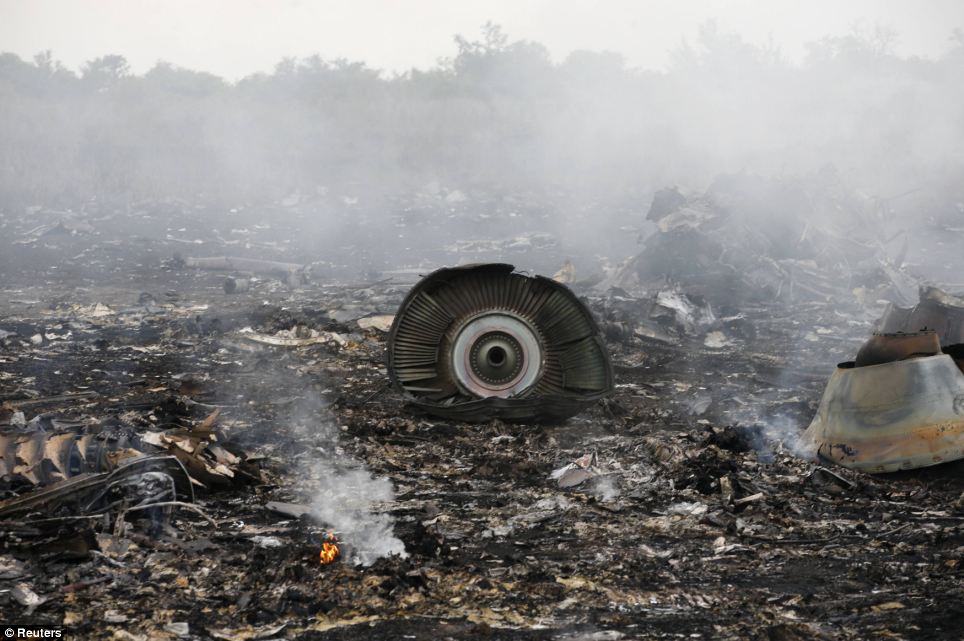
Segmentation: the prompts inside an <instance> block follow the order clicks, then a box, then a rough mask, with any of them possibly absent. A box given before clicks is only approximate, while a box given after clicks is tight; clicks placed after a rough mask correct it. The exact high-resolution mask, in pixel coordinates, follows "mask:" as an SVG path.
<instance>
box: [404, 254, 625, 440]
mask: <svg viewBox="0 0 964 641" xmlns="http://www.w3.org/2000/svg"><path fill="white" fill-rule="evenodd" d="M388 372H389V376H390V377H391V380H392V383H393V384H394V385H395V387H396V388H397V389H399V390H400V391H402V392H403V393H405V394H407V395H408V396H409V397H410V399H411V401H412V403H413V404H414V405H415V406H416V407H418V408H419V409H421V410H423V411H425V412H427V413H430V414H433V415H436V416H442V417H445V418H452V419H456V420H464V421H485V420H489V419H491V418H502V419H506V420H512V421H520V422H523V421H553V420H562V419H565V418H568V417H570V416H572V415H573V414H575V413H577V412H579V411H580V410H581V409H583V408H584V407H586V406H587V405H589V404H592V403H594V402H595V401H597V400H598V399H600V398H602V397H604V396H606V395H608V394H610V393H611V392H612V389H613V375H612V366H611V364H610V361H609V354H608V352H607V350H606V346H605V344H604V342H603V340H602V335H601V332H600V330H599V327H598V325H597V324H596V321H595V320H594V319H593V317H592V314H591V313H590V311H589V310H588V309H587V308H586V306H585V305H584V304H583V303H582V302H581V301H579V299H578V298H576V296H575V294H573V293H572V291H570V290H569V289H568V288H567V287H565V286H564V285H561V284H560V283H557V282H555V281H553V280H551V279H549V278H545V277H541V276H526V275H523V274H519V273H516V272H515V268H514V267H513V266H512V265H506V264H484V265H469V266H464V267H452V268H444V269H440V270H438V271H435V272H433V273H432V274H429V275H428V276H426V277H425V278H423V279H422V280H421V281H420V282H419V283H418V284H416V285H415V287H414V288H413V289H412V290H411V291H410V292H409V294H408V296H407V297H406V298H405V300H404V301H403V302H402V305H401V308H400V309H399V312H398V314H396V316H395V321H394V323H393V325H392V329H391V333H390V334H389V338H388Z"/></svg>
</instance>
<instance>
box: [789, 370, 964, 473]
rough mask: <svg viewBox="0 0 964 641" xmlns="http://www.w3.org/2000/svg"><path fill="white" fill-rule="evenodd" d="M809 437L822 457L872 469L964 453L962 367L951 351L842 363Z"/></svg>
mask: <svg viewBox="0 0 964 641" xmlns="http://www.w3.org/2000/svg"><path fill="white" fill-rule="evenodd" d="M804 439H805V441H807V442H809V443H810V444H812V446H813V447H814V448H815V449H816V451H817V453H818V454H819V456H820V457H822V458H824V459H827V460H830V461H833V462H834V463H837V464H839V465H842V466H844V467H848V468H852V469H856V470H861V471H864V472H871V473H877V472H895V471H898V470H908V469H916V468H921V467H927V466H930V465H936V464H938V463H945V462H948V461H954V460H957V459H960V458H964V373H962V372H961V370H960V369H959V367H958V365H957V364H956V363H955V360H954V358H953V357H952V356H951V355H950V354H937V355H934V356H924V357H917V358H908V359H905V360H897V361H893V362H889V363H881V364H876V365H868V366H866V367H856V366H855V363H853V362H851V363H843V364H841V365H839V366H838V367H837V369H836V370H835V371H834V373H833V375H832V376H831V377H830V381H829V382H828V384H827V388H826V390H825V391H824V394H823V398H822V399H821V401H820V407H819V409H818V410H817V415H816V416H815V417H814V419H813V422H812V423H811V424H810V427H809V428H808V429H807V431H806V433H805V435H804Z"/></svg>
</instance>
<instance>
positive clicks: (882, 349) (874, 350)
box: [854, 330, 941, 367]
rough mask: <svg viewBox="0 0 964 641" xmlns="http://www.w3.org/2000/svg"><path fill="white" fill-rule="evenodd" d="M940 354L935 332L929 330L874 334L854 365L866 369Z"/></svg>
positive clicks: (861, 350) (862, 348) (859, 352)
mask: <svg viewBox="0 0 964 641" xmlns="http://www.w3.org/2000/svg"><path fill="white" fill-rule="evenodd" d="M940 353H941V343H940V340H939V339H938V336H937V332H934V331H931V330H928V331H924V332H914V333H913V334H880V333H875V334H874V335H873V336H871V338H870V340H868V341H867V342H866V343H864V345H863V347H861V348H860V351H858V352H857V358H856V359H855V361H854V364H855V365H856V366H857V367H866V366H868V365H880V364H882V363H892V362H894V361H902V360H904V359H907V358H914V357H916V356H933V355H934V354H940Z"/></svg>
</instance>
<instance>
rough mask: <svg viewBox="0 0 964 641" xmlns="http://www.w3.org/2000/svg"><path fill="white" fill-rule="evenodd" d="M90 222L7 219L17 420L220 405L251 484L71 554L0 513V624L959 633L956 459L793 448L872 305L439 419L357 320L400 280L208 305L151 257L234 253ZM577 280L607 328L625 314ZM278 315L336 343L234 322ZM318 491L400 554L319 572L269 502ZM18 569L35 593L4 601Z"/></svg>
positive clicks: (558, 635) (346, 632) (119, 633)
mask: <svg viewBox="0 0 964 641" xmlns="http://www.w3.org/2000/svg"><path fill="white" fill-rule="evenodd" d="M94 226H95V227H99V229H100V231H94V232H89V233H86V234H77V233H65V234H60V235H54V236H45V237H42V238H41V239H40V240H39V241H37V242H32V243H27V244H16V245H15V244H13V243H12V241H11V239H17V238H22V237H23V234H24V233H26V232H28V231H29V226H28V225H27V224H26V223H23V222H20V221H11V220H9V219H8V220H6V221H5V229H6V230H7V231H8V232H17V233H8V234H7V238H8V240H7V241H4V243H5V244H4V246H3V249H2V252H3V253H4V254H5V256H4V258H3V259H0V263H2V265H0V267H2V268H3V270H4V275H5V277H4V282H3V284H2V289H0V304H2V308H0V309H2V314H0V329H2V330H4V332H5V334H3V336H4V338H3V340H2V343H0V391H2V396H3V400H5V401H8V402H17V401H22V400H30V401H31V402H30V404H28V405H24V406H23V411H24V414H25V417H26V419H27V420H29V419H31V418H33V417H35V416H37V415H41V414H43V415H47V416H50V417H57V418H59V419H62V420H73V421H81V422H88V423H89V424H91V425H95V424H99V425H106V424H109V425H111V426H112V429H128V430H131V431H134V432H136V431H137V430H139V429H143V428H144V426H154V427H177V426H185V425H190V424H195V423H197V422H199V421H202V420H204V419H205V418H206V417H209V416H210V415H211V413H212V411H213V410H214V409H217V408H220V409H221V412H220V414H219V416H218V417H217V430H218V435H219V438H221V439H223V440H224V441H226V442H227V441H230V442H232V443H235V444H237V446H238V447H242V448H244V449H245V450H246V451H247V452H249V453H250V454H252V456H259V457H262V458H261V459H260V467H261V470H262V473H261V477H260V479H254V478H251V479H247V480H246V482H244V483H236V484H232V485H230V486H229V487H225V488H221V489H218V490H217V491H210V492H199V493H198V499H197V505H198V506H199V507H200V508H201V509H202V510H203V511H204V512H205V513H206V514H207V515H208V516H209V517H210V518H211V519H213V521H214V524H212V523H211V522H210V521H208V520H206V519H204V518H201V517H200V516H199V515H197V514H195V513H193V512H191V511H188V510H178V511H177V512H176V513H175V515H174V519H173V520H172V522H171V524H170V527H165V528H163V529H162V531H160V532H146V531H144V530H140V529H138V528H136V527H130V528H127V529H126V530H125V531H123V532H122V533H117V532H116V531H113V532H112V531H111V530H110V529H109V528H108V529H106V530H105V528H104V527H102V526H103V524H100V523H95V524H93V525H92V526H91V527H92V528H93V531H94V535H95V540H96V544H95V545H92V546H87V547H84V548H83V549H82V550H78V549H77V546H62V547H65V548H66V549H60V548H57V547H56V546H53V545H50V544H49V542H48V543H42V542H37V541H32V540H31V537H30V535H29V532H27V533H24V532H23V531H20V532H18V531H13V530H7V531H6V532H4V533H3V547H4V549H3V550H0V558H2V559H3V560H4V566H3V568H2V569H0V607H2V612H3V619H4V620H5V621H6V622H29V623H37V624H39V623H49V624H56V625H64V626H65V628H66V629H68V630H69V631H70V632H71V634H72V635H73V636H72V638H115V639H175V638H178V636H179V635H182V636H184V638H197V639H219V638H220V639H256V638H264V639H269V638H275V639H289V638H290V639H294V638H298V639H404V638H409V639H472V638H485V639H572V640H575V639H586V640H603V639H659V638H724V639H746V638H752V639H778V640H793V639H814V638H818V639H821V638H822V639H868V638H895V639H946V638H956V637H958V636H959V634H960V622H961V621H962V617H964V606H962V605H961V603H962V599H961V597H962V596H964V595H962V589H961V587H960V585H961V581H960V578H961V561H962V557H964V536H962V522H964V508H962V507H961V504H960V502H959V497H961V492H962V490H964V483H962V481H961V480H960V478H961V477H960V476H959V474H958V470H957V469H955V468H953V467H952V466H945V467H944V468H941V469H934V470H930V471H925V472H920V473H914V474H906V475H903V476H888V477H871V476H867V475H862V474H856V473H853V472H849V471H847V470H843V469H839V468H834V469H832V470H831V469H828V468H825V467H822V466H821V465H820V464H819V463H817V462H815V461H811V460H807V459H805V458H798V457H797V456H795V455H794V446H793V443H794V442H795V437H796V435H797V434H799V432H800V431H801V430H802V429H804V428H805V427H806V425H807V423H808V422H809V419H810V417H811V416H812V414H813V413H814V411H815V409H816V405H817V402H818V400H819V397H820V394H821V392H822V389H823V385H824V383H825V381H826V377H827V376H829V374H830V372H831V371H832V369H833V366H834V364H835V363H837V362H839V361H844V360H849V359H850V358H852V356H853V354H854V352H855V351H856V348H857V347H858V346H859V345H860V343H861V342H862V341H863V340H864V339H865V338H866V336H867V335H868V334H869V332H870V328H871V325H872V321H873V319H874V318H875V317H876V315H877V314H878V313H879V311H880V310H879V309H869V310H868V309H865V308H862V307H858V306H857V304H856V303H854V304H853V305H852V306H847V305H843V306H842V305H840V304H835V305H834V304H829V303H827V304H816V303H812V304H798V305H792V304H779V305H777V304H773V305H767V306H762V305H761V306H758V307H755V308H754V307H747V308H744V309H741V310H734V312H735V313H736V314H737V315H741V318H739V319H738V322H737V321H733V323H732V327H731V331H730V333H729V334H728V339H727V341H725V344H724V345H722V346H719V347H716V348H710V347H707V346H706V342H705V341H704V340H703V339H702V337H701V338H698V339H687V338H685V337H684V339H683V340H682V341H680V342H679V343H677V344H670V343H665V342H657V341H654V340H650V339H646V338H644V337H639V336H629V337H628V338H625V337H624V338H620V339H618V340H613V341H612V342H611V343H610V349H611V352H612V357H613V364H614V369H615V373H616V382H617V387H616V391H615V394H614V395H613V396H612V397H611V399H608V400H607V401H605V402H602V403H600V404H598V405H597V406H595V407H593V408H591V409H590V410H588V411H586V412H584V413H582V414H580V415H578V416H577V417H575V418H573V419H571V420H569V421H567V422H566V423H564V424H561V425H540V426H531V425H528V426H526V425H510V424H503V423H499V422H490V423H485V424H462V423H452V422H447V421H439V420H436V419H432V418H427V417H419V416H415V415H413V414H411V413H410V412H409V411H408V410H407V409H406V408H405V407H404V399H403V398H401V397H400V396H398V395H397V394H396V393H395V392H394V391H393V390H391V389H390V388H389V387H388V386H387V375H386V371H385V367H384V349H385V340H386V334H385V333H383V332H381V331H379V330H378V329H375V328H369V329H362V328H361V327H360V326H359V325H358V323H357V320H356V319H358V318H361V317H364V316H366V315H370V314H391V313H394V311H395V309H396V306H397V305H398V303H399V302H400V301H401V299H402V297H403V296H404V295H405V293H406V292H407V290H408V288H409V287H410V285H411V284H412V283H413V282H414V277H412V278H407V279H406V277H405V275H403V274H398V273H396V274H394V275H388V276H385V275H379V274H364V273H361V272H359V273H358V274H357V275H355V276H354V277H352V275H351V273H350V272H348V271H347V270H346V271H345V272H338V271H337V270H335V269H332V270H331V271H329V272H328V273H325V274H322V275H321V276H320V277H319V276H316V277H315V278H313V279H312V280H311V282H309V283H308V284H306V285H304V286H303V287H301V288H298V289H296V290H294V291H292V290H289V289H288V288H286V287H284V286H282V285H281V284H279V283H275V282H272V281H270V280H263V281H261V282H259V283H256V284H255V286H254V287H252V289H251V290H249V291H247V292H244V293H241V294H238V295H233V296H228V295H226V294H225V293H224V292H223V290H222V281H223V277H222V276H218V275H216V274H213V273H208V272H199V271H193V270H185V269H179V268H176V267H173V266H169V267H163V261H164V260H165V259H168V258H170V256H171V255H172V253H173V252H174V251H182V252H184V253H185V254H187V253H189V251H188V250H196V252H195V253H196V254H197V255H224V254H231V253H237V252H238V251H242V250H243V249H244V247H237V246H229V247H227V248H225V247H223V246H220V247H218V248H217V249H214V250H212V249H211V248H210V246H202V247H201V249H199V248H196V247H192V246H191V245H187V249H185V243H183V242H181V241H180V240H177V239H174V240H172V239H171V235H170V234H167V237H166V240H163V241H158V240H149V239H142V240H140V241H132V240H130V238H129V237H128V236H125V235H124V233H127V232H124V233H122V232H120V231H117V230H116V229H111V226H110V225H109V224H107V223H104V224H102V225H100V226H98V225H97V223H96V221H95V225H94ZM91 234H93V237H91ZM182 235H189V234H182ZM160 237H161V238H164V235H163V234H162V235H161V236H160ZM118 239H120V240H118ZM132 246H134V247H136V248H137V251H132ZM202 249H203V253H202ZM253 252H254V250H250V249H249V253H253ZM265 253H266V252H265V250H263V248H262V249H261V251H260V252H259V253H258V254H257V255H259V256H264V254H265ZM267 253H269V254H271V252H267ZM293 253H295V254H296V253H297V252H296V251H295V250H290V251H286V252H281V251H278V252H276V253H275V254H272V255H269V256H267V257H269V258H272V259H278V260H289V259H291V255H292V254H293ZM506 258H507V259H509V260H512V258H513V257H512V256H507V257H506ZM545 261H546V263H547V264H551V263H552V262H553V261H554V262H555V263H561V259H560V254H558V253H556V254H552V255H550V256H548V257H546V258H545ZM577 263H578V261H577ZM416 271H417V270H416ZM574 289H575V290H576V291H577V293H579V294H580V295H583V296H585V299H586V301H587V302H588V303H589V305H590V307H591V308H592V309H593V310H594V311H595V312H596V313H597V315H598V316H600V318H601V319H603V320H605V319H607V318H609V319H612V318H613V317H614V315H617V314H618V313H622V314H624V315H625V314H626V313H628V312H626V311H625V310H626V309H627V306H628V308H629V309H631V306H632V301H629V302H627V301H626V300H625V299H623V300H615V299H614V297H613V296H612V295H611V294H608V295H602V294H595V293H592V292H591V291H590V290H588V289H586V290H580V288H579V286H578V285H576V286H575V287H574ZM142 293H148V294H150V296H149V297H144V296H141V294H142ZM620 310H622V311H620ZM299 326H300V327H303V328H305V329H306V330H308V331H311V330H314V331H315V332H317V333H319V334H321V335H327V334H324V333H325V332H333V333H335V334H337V335H338V336H339V337H340V338H341V339H342V340H341V341H334V340H333V341H329V342H321V343H317V344H312V345H307V346H302V347H294V348H292V347H274V346H267V345H262V344H258V343H255V342H252V341H250V340H247V339H246V338H245V332H242V331H241V330H243V329H245V328H249V327H250V328H251V329H252V330H253V331H254V332H257V333H260V334H266V335H271V334H277V333H278V332H285V331H288V330H291V329H292V328H295V327H299ZM37 334H40V335H41V336H43V339H42V340H41V342H40V343H39V344H34V343H33V342H31V340H30V338H31V337H32V336H35V335H37ZM714 344H718V343H714ZM78 392H82V393H84V394H83V395H80V396H67V397H64V396H63V395H70V394H76V393H78ZM53 396H60V398H54V399H50V400H46V401H45V400H44V399H46V398H48V397H53ZM7 428H8V426H3V429H7ZM591 453H595V455H596V457H597V464H596V469H597V471H598V472H599V475H598V476H596V477H595V478H593V479H590V480H589V481H587V482H585V483H583V484H581V485H578V486H576V487H574V488H571V489H563V488H560V487H559V486H558V484H557V482H556V481H555V480H553V479H552V478H550V474H551V473H552V471H553V470H556V469H558V468H560V467H561V466H564V465H566V464H568V463H570V462H571V461H573V460H575V459H577V458H579V457H582V456H584V455H586V454H591ZM332 470H334V471H335V472H334V473H332ZM346 470H348V471H354V472H356V474H354V475H351V478H355V479H356V480H357V478H358V474H357V473H358V472H359V471H361V472H360V474H361V476H362V477H364V478H367V479H371V480H372V482H375V481H377V480H378V479H388V480H389V481H390V482H391V485H392V486H393V487H394V499H393V500H382V499H384V498H385V497H384V496H381V497H377V498H378V499H379V500H377V501H374V502H372V503H371V504H369V503H368V502H367V501H368V500H370V497H366V496H363V495H364V492H365V490H364V489H362V490H358V493H359V494H360V495H361V496H355V497H353V492H354V491H355V490H356V488H354V487H352V486H350V485H351V484H350V483H349V482H348V481H347V480H345V479H346V478H348V477H349V475H348V474H347V473H345V474H342V473H343V472H345V471H346ZM363 480H364V479H363ZM343 481H344V483H345V485H346V487H344V488H340V487H338V485H339V484H340V483H342V482H343ZM332 486H335V491H334V493H335V494H337V495H338V496H337V498H333V499H331V500H337V501H341V502H345V501H346V500H347V501H348V502H349V503H350V504H351V503H352V501H354V500H356V499H357V503H358V504H359V505H363V506H364V508H365V511H366V512H367V513H368V518H371V519H372V523H378V522H379V521H378V519H379V518H390V519H391V525H392V531H393V534H394V536H395V537H397V538H398V539H400V540H401V542H402V543H404V548H405V552H406V555H405V556H404V557H403V556H399V555H388V556H382V557H381V558H378V559H376V560H373V561H372V562H371V563H370V564H369V565H359V564H355V563H353V562H352V558H353V555H354V554H355V553H354V552H353V550H352V545H353V541H352V540H351V538H350V537H344V536H343V538H342V543H343V558H342V559H341V560H339V561H336V562H335V563H333V564H330V565H321V564H320V563H319V558H318V554H319V548H320V543H321V538H322V536H323V535H324V533H325V532H326V531H327V530H328V529H330V527H332V524H330V523H325V522H322V521H319V520H317V519H312V518H310V517H307V516H306V517H302V518H300V519H299V518H292V517H287V516H284V515H282V514H279V513H277V512H275V511H272V510H269V509H267V508H266V507H265V505H266V503H268V502H269V501H283V502H294V503H303V504H307V505H313V506H315V507H319V506H320V507H322V508H323V507H324V501H325V500H326V499H325V497H326V496H329V495H331V494H332ZM362 486H363V487H364V486H365V484H364V483H363V484H362ZM10 495H11V492H10V491H7V492H6V494H5V495H4V496H5V497H6V496H10ZM346 497H347V498H346ZM321 511H323V510H321ZM359 518H362V517H359ZM79 527H80V526H78V528H79ZM73 536H75V534H74V533H73V531H70V532H67V531H64V532H62V533H61V539H62V541H70V540H71V537H73ZM81 538H83V537H81ZM15 584H26V585H27V586H29V587H30V589H31V590H32V591H33V592H34V593H35V594H36V595H38V596H39V597H40V598H41V599H42V600H43V602H42V603H40V604H39V605H23V604H22V603H21V602H20V601H19V600H17V599H16V598H14V596H13V594H12V592H11V590H12V588H13V586H14V585H15ZM184 623H186V624H187V625H186V627H185V626H183V625H172V624H184Z"/></svg>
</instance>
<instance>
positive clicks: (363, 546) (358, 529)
mask: <svg viewBox="0 0 964 641" xmlns="http://www.w3.org/2000/svg"><path fill="white" fill-rule="evenodd" d="M313 467H314V469H313V474H312V476H313V477H314V478H315V480H317V482H318V484H319V489H318V492H317V494H315V498H314V500H313V502H312V508H313V511H314V513H315V514H316V515H317V516H318V517H319V518H321V520H323V521H324V522H325V523H327V524H329V525H330V526H331V527H332V528H334V530H335V533H336V534H337V536H338V539H339V541H343V542H344V543H346V544H347V545H346V547H347V549H348V550H349V554H350V560H351V561H352V562H354V563H357V564H358V565H363V566H368V565H371V564H372V563H374V562H375V561H377V560H378V559H380V558H382V557H385V556H392V555H397V556H401V557H406V556H408V554H407V553H406V552H405V544H404V543H402V541H401V540H400V539H399V538H398V537H396V536H395V534H394V531H393V527H394V520H393V519H392V517H391V516H390V515H388V514H384V513H378V512H375V511H374V507H375V504H378V503H387V502H390V501H394V500H395V491H394V489H393V488H392V484H391V482H390V481H389V480H388V479H386V478H375V477H374V476H372V474H371V472H369V471H368V470H367V469H365V467H364V466H363V464H362V463H360V462H358V461H351V462H350V463H349V464H348V466H347V467H346V466H345V464H344V463H342V462H339V463H338V464H337V465H335V464H333V462H332V461H318V462H315V463H314V466H313Z"/></svg>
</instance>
